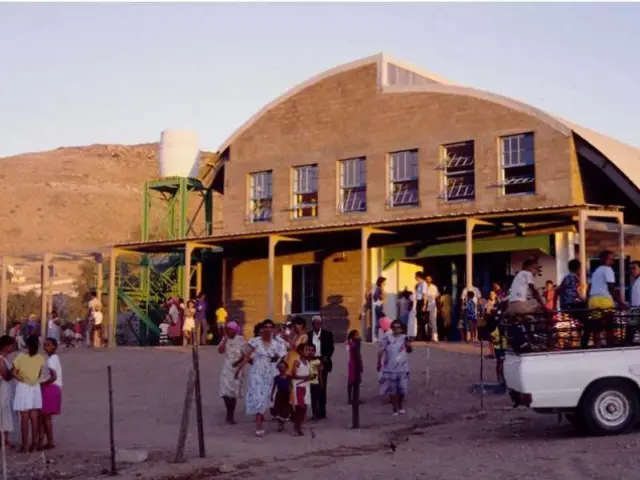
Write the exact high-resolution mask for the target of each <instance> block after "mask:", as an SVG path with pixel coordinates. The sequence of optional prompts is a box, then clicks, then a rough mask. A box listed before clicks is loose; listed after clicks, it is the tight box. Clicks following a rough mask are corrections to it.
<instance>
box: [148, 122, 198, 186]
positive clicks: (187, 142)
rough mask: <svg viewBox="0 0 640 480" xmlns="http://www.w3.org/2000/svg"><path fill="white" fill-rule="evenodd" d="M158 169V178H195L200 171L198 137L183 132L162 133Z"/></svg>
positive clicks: (168, 131) (192, 133) (188, 132)
mask: <svg viewBox="0 0 640 480" xmlns="http://www.w3.org/2000/svg"><path fill="white" fill-rule="evenodd" d="M158 167H159V170H160V177H164V178H167V177H187V178H197V177H198V171H199V169H200V145H199V143H198V135H197V134H196V133H195V132H190V131H185V130H165V131H163V132H162V136H161V137H160V155H159V156H158Z"/></svg>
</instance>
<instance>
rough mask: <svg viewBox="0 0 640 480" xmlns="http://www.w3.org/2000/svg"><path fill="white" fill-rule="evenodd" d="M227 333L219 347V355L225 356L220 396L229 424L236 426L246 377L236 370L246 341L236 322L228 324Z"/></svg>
mask: <svg viewBox="0 0 640 480" xmlns="http://www.w3.org/2000/svg"><path fill="white" fill-rule="evenodd" d="M226 328H227V331H226V332H225V335H224V336H223V337H222V341H221V342H220V344H219V345H218V353H220V354H222V355H224V364H223V365H222V372H221V374H220V396H221V397H222V400H223V401H224V406H225V408H226V410H227V423H228V424H230V425H232V424H235V423H236V421H235V411H236V404H237V402H238V398H241V397H242V383H243V380H244V375H242V372H241V374H239V375H236V369H237V368H238V365H239V364H240V361H241V360H242V357H243V356H244V349H245V341H244V338H242V329H241V328H240V326H239V325H238V324H237V323H236V322H228V323H227V327H226Z"/></svg>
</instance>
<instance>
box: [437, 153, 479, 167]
mask: <svg viewBox="0 0 640 480" xmlns="http://www.w3.org/2000/svg"><path fill="white" fill-rule="evenodd" d="M473 164H474V158H473V157H463V156H459V155H454V156H453V157H449V156H445V157H444V158H443V159H442V161H441V162H440V163H439V164H438V165H437V166H436V169H437V170H445V169H448V168H463V167H469V169H471V167H473Z"/></svg>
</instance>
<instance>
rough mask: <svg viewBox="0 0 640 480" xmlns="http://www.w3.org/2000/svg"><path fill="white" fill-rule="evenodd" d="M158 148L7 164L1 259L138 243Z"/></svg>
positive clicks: (1, 178)
mask: <svg viewBox="0 0 640 480" xmlns="http://www.w3.org/2000/svg"><path fill="white" fill-rule="evenodd" d="M157 152H158V145H157V144H142V145H131V146H125V145H90V146H86V147H63V148H58V149H56V150H52V151H49V152H41V153H27V154H22V155H17V156H13V157H6V158H2V159H0V185H1V188H0V238H1V239H2V241H1V242H0V253H10V254H11V253H39V252H44V251H63V250H67V251H68V250H86V249H89V248H92V247H97V246H102V245H108V244H112V243H115V242H119V241H122V240H130V239H132V238H131V234H132V232H133V231H134V230H136V228H137V227H139V225H140V219H141V209H142V206H141V205H142V186H143V183H144V182H145V181H146V180H147V179H149V178H152V177H155V176H157V171H158V170H157Z"/></svg>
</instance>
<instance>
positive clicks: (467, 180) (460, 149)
mask: <svg viewBox="0 0 640 480" xmlns="http://www.w3.org/2000/svg"><path fill="white" fill-rule="evenodd" d="M473 147H474V145H473V140H470V141H468V142H461V143H453V144H450V145H444V146H443V147H442V153H443V158H442V162H441V163H440V168H441V169H442V170H443V172H444V175H443V189H442V193H441V194H440V198H442V199H443V200H445V201H447V202H453V201H456V200H474V199H475V198H476V173H475V159H474V151H473V150H474V149H473Z"/></svg>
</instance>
